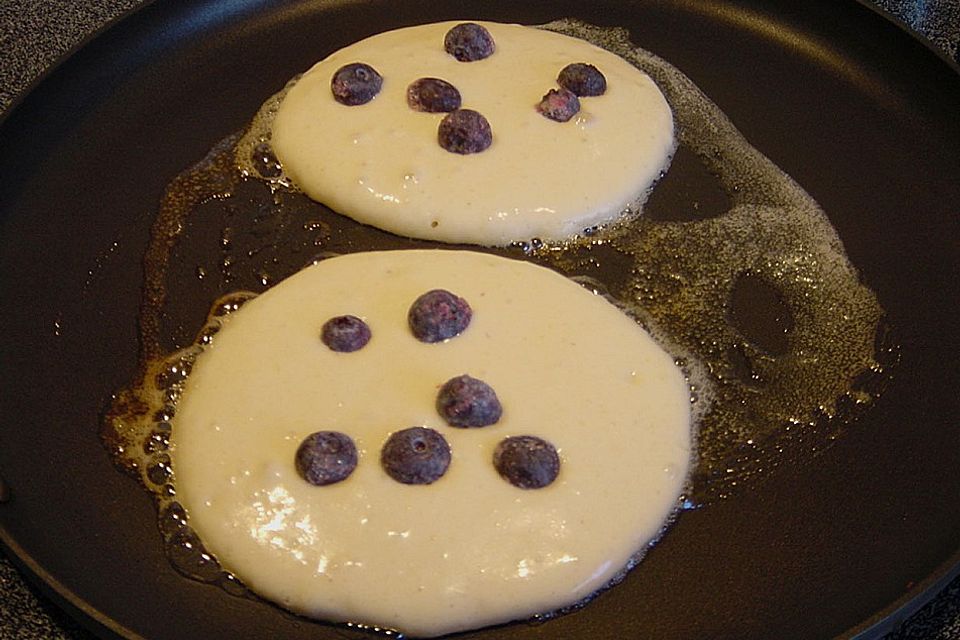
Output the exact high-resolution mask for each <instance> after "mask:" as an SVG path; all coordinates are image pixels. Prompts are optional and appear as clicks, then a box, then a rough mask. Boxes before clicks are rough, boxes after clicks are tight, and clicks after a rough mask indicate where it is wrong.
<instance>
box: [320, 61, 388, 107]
mask: <svg viewBox="0 0 960 640" xmlns="http://www.w3.org/2000/svg"><path fill="white" fill-rule="evenodd" d="M382 86H383V78H382V77H381V76H380V74H379V73H377V70H376V69H374V68H373V67H371V66H370V65H368V64H363V63H362V62H352V63H350V64H345V65H343V66H342V67H340V68H339V69H337V72H336V73H335V74H333V79H332V80H331V81H330V90H331V91H333V98H334V100H336V101H337V102H339V103H340V104H345V105H347V106H348V107H355V106H357V105H360V104H366V103H368V102H370V101H371V100H373V97H374V96H375V95H377V94H378V93H380V87H382Z"/></svg>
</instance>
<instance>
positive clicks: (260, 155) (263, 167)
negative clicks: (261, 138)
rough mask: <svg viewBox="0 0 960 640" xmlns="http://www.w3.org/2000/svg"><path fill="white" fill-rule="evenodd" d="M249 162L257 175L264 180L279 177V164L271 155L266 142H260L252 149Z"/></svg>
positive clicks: (271, 151) (271, 152) (275, 157)
mask: <svg viewBox="0 0 960 640" xmlns="http://www.w3.org/2000/svg"><path fill="white" fill-rule="evenodd" d="M250 161H251V162H252V163H253V166H254V168H255V169H256V170H257V173H259V174H260V175H261V176H263V177H264V178H276V177H277V176H279V175H280V172H281V167H280V162H279V161H278V160H277V156H275V155H273V150H272V149H271V148H270V145H269V144H267V143H266V142H261V143H260V144H258V145H257V146H256V147H254V148H253V152H252V153H251V154H250Z"/></svg>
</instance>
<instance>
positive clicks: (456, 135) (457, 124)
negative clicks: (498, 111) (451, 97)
mask: <svg viewBox="0 0 960 640" xmlns="http://www.w3.org/2000/svg"><path fill="white" fill-rule="evenodd" d="M437 141H438V142H439V143H440V146H441V147H443V148H444V149H446V150H447V151H450V152H451V153H460V154H463V155H466V154H468V153H480V152H481V151H483V150H484V149H486V148H487V147H489V146H490V145H491V144H492V143H493V131H492V130H491V129H490V123H489V122H487V119H486V118H484V117H483V116H482V115H480V114H479V113H477V112H476V111H474V110H473V109H456V110H455V111H451V112H450V113H448V114H447V115H446V116H444V118H443V120H441V121H440V128H439V129H438V130H437Z"/></svg>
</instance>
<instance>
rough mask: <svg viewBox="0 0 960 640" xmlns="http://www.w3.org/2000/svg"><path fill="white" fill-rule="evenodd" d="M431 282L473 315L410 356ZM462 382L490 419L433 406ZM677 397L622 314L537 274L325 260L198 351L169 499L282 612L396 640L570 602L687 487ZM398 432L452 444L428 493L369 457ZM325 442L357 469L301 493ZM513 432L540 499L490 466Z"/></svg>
mask: <svg viewBox="0 0 960 640" xmlns="http://www.w3.org/2000/svg"><path fill="white" fill-rule="evenodd" d="M435 288H443V289H447V290H449V291H452V292H454V293H456V294H457V295H460V296H462V297H463V298H465V299H466V300H467V301H468V302H469V303H470V305H471V306H472V308H473V319H472V322H471V324H470V326H469V327H468V328H467V329H466V331H464V332H463V333H462V334H461V335H459V336H457V337H455V338H452V339H450V340H448V341H447V342H443V343H437V344H425V343H422V342H419V341H418V340H416V339H415V338H414V337H413V336H412V334H411V332H410V330H409V328H408V326H407V311H408V309H409V306H410V304H411V303H412V302H413V300H415V299H416V298H417V297H418V296H419V295H420V294H422V293H424V292H425V291H428V290H430V289H435ZM344 314H353V315H356V316H359V317H361V318H363V319H364V320H365V321H366V322H367V324H368V325H369V326H370V329H371V331H372V338H371V340H370V342H369V343H368V344H367V345H366V346H365V347H364V348H362V349H361V350H359V351H356V352H354V353H336V352H333V351H331V350H330V349H328V348H327V347H326V346H325V345H324V344H323V343H322V342H321V341H320V339H319V333H320V329H321V327H322V326H323V324H324V322H326V320H328V319H329V318H331V317H332V316H337V315H344ZM463 373H468V374H470V375H472V376H474V377H477V378H480V379H482V380H484V381H486V382H487V383H488V384H490V385H491V386H492V387H493V388H494V389H495V391H496V393H497V395H498V396H499V398H500V401H501V403H502V405H503V416H502V418H501V419H500V421H499V422H497V423H496V424H495V425H492V426H488V427H483V428H475V429H457V428H453V427H449V426H447V425H446V424H445V422H444V421H443V420H442V419H441V418H440V416H439V415H438V414H437V413H436V410H435V408H434V405H435V398H436V394H437V390H438V388H439V386H440V385H442V384H443V383H444V382H446V381H447V380H448V379H450V378H452V377H454V376H457V375H460V374H463ZM689 396H690V392H689V388H688V386H687V385H686V383H685V381H684V376H683V374H682V372H681V371H680V370H679V369H678V368H677V367H676V366H675V364H674V362H673V359H672V358H671V356H670V355H669V354H667V353H665V352H664V351H663V350H662V349H660V347H658V346H657V344H656V343H655V342H654V341H653V340H652V339H651V338H650V336H649V335H648V334H647V333H646V332H645V331H643V330H642V329H641V328H640V327H639V326H638V325H637V324H636V323H635V322H634V321H633V320H631V319H630V318H629V317H628V316H626V315H625V314H624V313H623V312H622V311H620V310H619V309H617V308H616V307H615V306H613V305H611V304H610V303H609V302H607V301H606V300H605V299H604V298H602V297H600V296H597V295H595V294H593V293H592V292H590V291H587V290H586V289H584V288H582V287H581V286H579V285H577V284H576V283H574V282H572V281H570V280H568V279H566V278H564V277H562V276H560V275H558V274H556V273H554V272H552V271H549V270H547V269H544V268H541V267H537V266H534V265H531V264H529V263H526V262H519V261H514V260H508V259H505V258H499V257H495V256H490V255H486V254H481V253H473V252H454V251H394V252H377V253H359V254H352V255H347V256H342V257H336V258H330V259H327V260H324V261H322V262H320V263H319V264H317V265H315V266H312V267H309V268H307V269H305V270H303V271H301V272H299V273H297V274H296V275H294V276H292V277H291V278H289V279H288V280H286V281H284V282H282V283H281V284H279V285H277V286H276V287H274V288H272V289H270V290H268V291H267V292H266V293H264V294H262V295H261V296H259V297H258V298H256V299H254V300H252V301H251V302H248V303H247V304H246V305H245V306H244V307H243V308H242V309H241V310H240V311H238V312H236V313H235V314H234V315H232V316H230V317H229V318H228V319H227V321H226V323H225V326H224V328H223V329H222V330H221V331H220V332H219V333H218V334H217V335H216V337H215V338H214V341H213V346H212V347H210V348H209V349H208V350H207V351H205V352H204V353H203V354H201V355H200V356H199V358H198V360H197V362H196V364H195V366H194V370H193V373H192V374H191V375H190V377H189V378H188V380H187V383H186V389H185V391H184V394H183V398H182V401H181V403H180V406H179V409H178V411H177V415H176V418H175V421H174V424H173V440H172V444H171V453H172V457H173V466H174V473H175V479H176V486H177V496H178V500H180V501H181V502H182V504H183V505H184V506H185V507H186V508H187V511H188V513H189V518H190V524H191V526H193V527H194V529H195V530H196V531H197V532H198V534H199V535H200V538H201V539H202V540H203V541H204V543H205V544H206V546H207V548H208V549H210V550H211V551H212V552H213V553H214V554H215V555H216V556H217V557H218V558H219V559H220V561H221V562H222V564H223V565H224V567H225V568H226V569H228V570H230V571H232V572H234V573H235V574H236V575H237V576H239V577H240V579H241V580H242V581H243V582H244V583H245V584H247V585H248V586H249V587H250V588H252V589H253V590H254V591H256V592H257V593H259V594H261V595H263V596H264V597H266V598H268V599H270V600H273V601H275V602H277V603H279V604H281V605H282V606H284V607H286V608H289V609H291V610H293V611H296V612H299V613H303V614H305V615H308V616H313V617H317V618H320V619H325V620H334V621H351V622H357V623H363V624H368V625H377V626H381V627H388V628H397V629H400V630H402V631H404V632H406V633H408V634H410V635H414V636H434V635H440V634H444V633H449V632H454V631H458V630H463V629H470V628H475V627H481V626H485V625H489V624H495V623H499V622H505V621H509V620H513V619H518V618H525V617H528V616H531V615H534V614H538V613H546V612H550V611H553V610H556V609H558V608H561V607H563V606H565V605H569V604H572V603H574V602H577V601H579V600H581V599H583V598H584V597H586V596H588V595H590V594H591V593H592V592H594V591H596V590H597V589H599V588H601V587H603V586H604V585H605V584H606V583H607V582H608V581H609V580H610V579H611V578H612V577H614V576H615V575H616V574H617V573H618V572H619V571H620V570H621V569H622V568H623V567H624V566H625V565H626V564H627V563H628V562H629V561H630V559H631V557H633V556H634V555H635V554H637V553H638V552H639V551H640V550H641V549H642V548H643V547H644V545H645V544H646V543H647V542H648V541H649V540H650V539H651V538H653V537H654V536H655V535H656V534H657V533H658V532H659V531H660V529H661V528H662V527H663V525H664V522H665V521H666V520H667V519H668V517H669V516H670V514H671V512H672V511H673V510H674V508H675V507H676V504H677V499H678V495H679V494H680V492H681V491H682V489H683V486H684V483H685V479H686V475H687V469H688V465H689V460H690V455H691V437H692V436H691V424H690V398H689ZM414 425H425V426H429V427H431V428H433V429H436V430H437V431H439V432H441V433H442V434H443V436H444V437H445V438H446V439H447V441H448V442H449V444H450V448H451V450H452V461H451V463H450V466H449V469H448V471H447V473H446V474H445V475H444V476H443V477H442V478H440V479H439V480H438V481H437V482H435V483H434V484H431V485H417V486H411V485H403V484H400V483H398V482H396V481H394V480H392V479H391V478H390V477H389V476H388V475H387V474H386V473H385V472H384V471H383V470H382V468H381V466H380V463H379V456H380V449H381V446H382V445H383V443H384V441H385V440H386V439H387V437H388V436H389V434H390V433H392V432H394V431H397V430H400V429H404V428H407V427H410V426H414ZM321 429H323V430H336V431H342V432H344V433H346V434H348V435H349V436H351V437H352V438H353V439H354V440H355V442H356V445H357V449H358V451H359V463H358V465H357V467H356V470H355V471H354V472H353V474H352V475H350V476H349V477H348V478H347V479H346V480H344V481H342V482H340V483H337V484H334V485H329V486H325V487H316V486H312V485H310V484H308V483H306V482H305V481H303V480H302V479H301V478H300V477H299V476H298V475H297V472H296V470H295V468H294V454H295V452H296V449H297V447H298V446H299V444H300V442H301V441H302V439H303V438H304V437H305V436H307V435H308V434H310V433H312V432H314V431H318V430H321ZM522 434H529V435H535V436H539V437H541V438H544V439H546V440H548V441H550V442H551V443H553V444H554V445H555V446H556V448H557V449H558V452H559V454H560V459H561V469H560V474H559V476H558V477H557V479H556V481H554V482H553V484H551V485H549V486H547V487H545V488H543V489H535V490H524V489H518V488H517V487H514V486H512V485H511V484H509V483H508V482H506V481H505V480H504V479H503V478H501V477H500V476H499V475H498V473H497V471H496V470H495V469H494V467H493V464H492V456H493V450H494V448H495V447H496V445H497V443H498V442H499V441H500V440H501V439H503V438H505V437H507V436H511V435H522Z"/></svg>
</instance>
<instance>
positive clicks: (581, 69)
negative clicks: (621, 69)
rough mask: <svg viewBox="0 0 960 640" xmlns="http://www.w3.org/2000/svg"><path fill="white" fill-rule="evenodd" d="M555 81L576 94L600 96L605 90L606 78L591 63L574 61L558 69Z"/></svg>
mask: <svg viewBox="0 0 960 640" xmlns="http://www.w3.org/2000/svg"><path fill="white" fill-rule="evenodd" d="M557 82H558V83H560V86H561V87H563V88H564V89H569V90H570V91H572V92H574V93H575V94H577V95H578V96H581V97H583V96H601V95H603V93H604V92H605V91H606V90H607V79H606V78H604V77H603V74H602V73H600V70H599V69H597V68H596V67H595V66H593V65H592V64H585V63H583V62H574V63H573V64H568V65H567V66H565V67H564V68H563V69H561V70H560V75H558V76H557Z"/></svg>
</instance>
